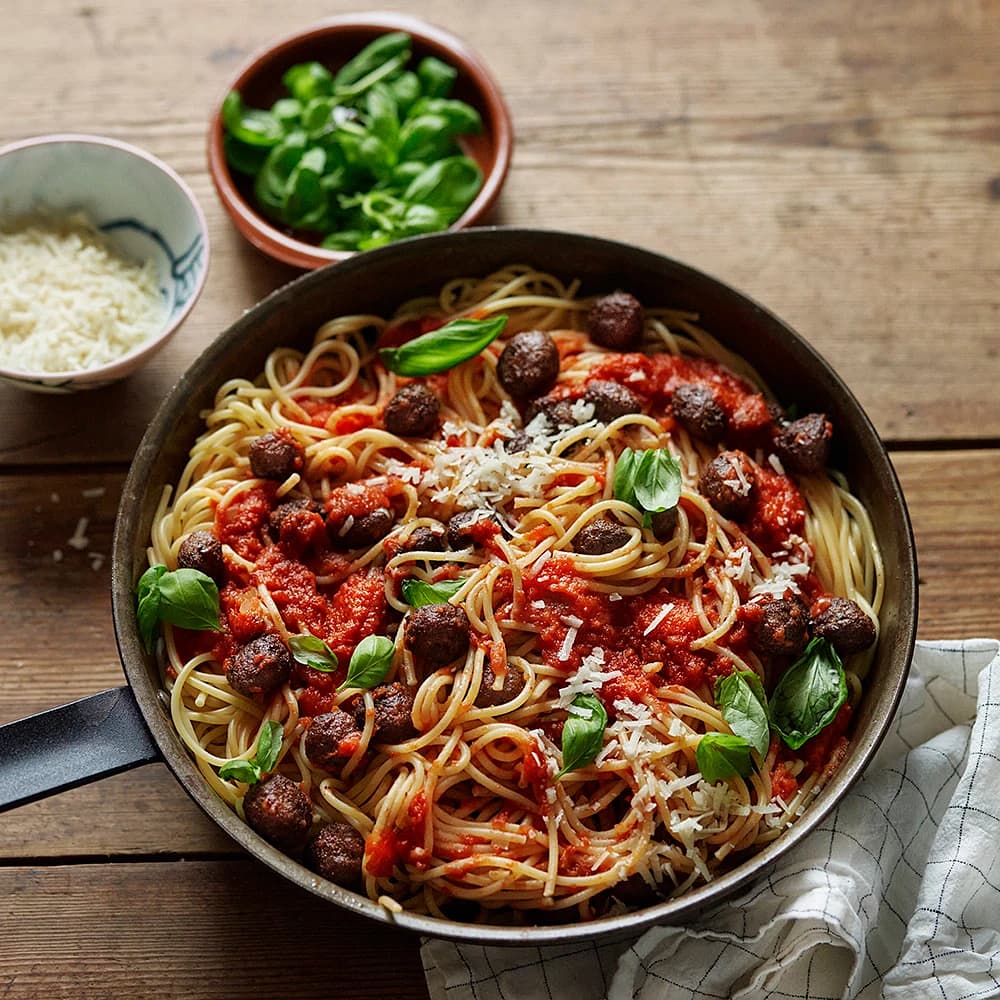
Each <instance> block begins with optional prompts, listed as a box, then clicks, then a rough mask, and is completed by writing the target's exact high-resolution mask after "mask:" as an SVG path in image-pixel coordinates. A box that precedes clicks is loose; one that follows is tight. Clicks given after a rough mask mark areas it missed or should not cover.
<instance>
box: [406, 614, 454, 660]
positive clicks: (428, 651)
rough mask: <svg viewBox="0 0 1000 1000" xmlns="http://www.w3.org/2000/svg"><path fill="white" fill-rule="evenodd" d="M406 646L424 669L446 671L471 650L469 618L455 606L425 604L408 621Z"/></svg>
mask: <svg viewBox="0 0 1000 1000" xmlns="http://www.w3.org/2000/svg"><path fill="white" fill-rule="evenodd" d="M406 645H407V646H408V647H409V649H410V652H411V653H413V656H414V659H416V661H417V662H418V663H419V664H420V665H421V666H422V667H425V668H427V669H430V670H436V669H437V668H438V667H443V666H445V665H446V664H448V663H451V662H452V661H453V660H457V659H458V658H459V657H460V656H464V655H465V653H466V651H467V650H468V648H469V617H468V615H466V613H465V611H464V610H463V609H462V608H459V607H457V606H456V605H454V604H425V605H424V606H423V607H422V608H416V609H415V610H413V611H412V612H410V615H409V617H408V618H407V619H406Z"/></svg>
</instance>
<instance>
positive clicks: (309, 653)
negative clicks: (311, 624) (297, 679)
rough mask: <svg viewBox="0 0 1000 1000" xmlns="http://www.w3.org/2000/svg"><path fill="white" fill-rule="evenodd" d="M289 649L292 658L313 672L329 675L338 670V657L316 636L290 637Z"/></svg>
mask: <svg viewBox="0 0 1000 1000" xmlns="http://www.w3.org/2000/svg"><path fill="white" fill-rule="evenodd" d="M288 648H289V650H291V653H292V657H293V658H294V659H295V660H296V661H297V662H298V663H302V664H304V665H305V666H307V667H312V668H313V670H322V671H323V673H325V674H329V673H332V672H333V671H334V670H336V669H337V656H336V654H335V653H334V652H333V650H332V649H330V647H329V646H328V645H327V644H326V643H325V642H324V641H323V640H322V639H317V638H316V636H314V635H293V636H289V639H288Z"/></svg>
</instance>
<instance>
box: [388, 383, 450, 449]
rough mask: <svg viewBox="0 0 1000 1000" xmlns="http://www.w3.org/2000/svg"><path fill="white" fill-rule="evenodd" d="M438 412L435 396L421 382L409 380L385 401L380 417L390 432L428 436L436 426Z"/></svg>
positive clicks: (401, 434) (409, 435) (408, 435)
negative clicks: (409, 381)
mask: <svg viewBox="0 0 1000 1000" xmlns="http://www.w3.org/2000/svg"><path fill="white" fill-rule="evenodd" d="M440 412H441V403H440V402H439V401H438V398H437V396H435V395H434V393H433V392H431V390H430V389H428V388H427V386H426V385H424V384H423V383H422V382H411V383H410V384H409V385H404V386H403V388H402V389H400V390H399V392H397V393H396V395H395V396H393V397H392V399H390V400H389V402H388V403H386V406H385V413H384V414H383V417H382V419H383V420H384V421H385V429H386V430H387V431H388V432H389V433H390V434H398V435H399V436H400V437H428V436H429V435H430V434H433V433H434V431H435V430H436V428H437V425H438V414H439V413H440Z"/></svg>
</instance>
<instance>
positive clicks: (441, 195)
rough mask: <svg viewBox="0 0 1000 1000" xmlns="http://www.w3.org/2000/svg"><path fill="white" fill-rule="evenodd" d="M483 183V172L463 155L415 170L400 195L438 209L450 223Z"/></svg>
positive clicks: (467, 204)
mask: <svg viewBox="0 0 1000 1000" xmlns="http://www.w3.org/2000/svg"><path fill="white" fill-rule="evenodd" d="M482 186H483V173H482V171H481V170H480V169H479V167H478V166H477V165H476V164H475V163H474V162H473V161H472V160H470V159H469V158H468V157H467V156H450V157H447V158H446V159H444V160H438V161H437V162H436V163H432V164H431V165H430V166H429V167H427V168H426V169H425V170H423V171H422V172H421V173H420V174H418V175H417V176H416V177H415V178H414V179H413V180H412V181H411V182H410V184H409V186H408V187H407V188H406V190H405V191H404V192H403V199H404V200H405V201H409V202H419V203H420V204H422V205H430V206H431V207H432V208H437V209H441V210H442V211H443V213H444V216H445V220H446V222H445V225H451V223H452V222H454V221H455V220H456V219H457V218H458V217H459V216H460V215H461V214H462V212H464V211H465V209H466V208H468V206H469V204H470V203H471V202H472V199H473V198H475V197H476V195H477V194H478V193H479V189H480V188H481V187H482Z"/></svg>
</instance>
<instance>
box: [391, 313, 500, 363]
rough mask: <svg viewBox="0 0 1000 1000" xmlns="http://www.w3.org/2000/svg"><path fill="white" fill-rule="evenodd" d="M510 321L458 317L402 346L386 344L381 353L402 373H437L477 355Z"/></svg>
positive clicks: (494, 317) (498, 317)
mask: <svg viewBox="0 0 1000 1000" xmlns="http://www.w3.org/2000/svg"><path fill="white" fill-rule="evenodd" d="M506 325H507V317H506V316H491V317H490V318H489V319H464V318H463V319H456V320H452V322H450V323H448V324H447V325H445V326H442V327H441V328H440V329H438V330H432V331H431V332H430V333H425V334H424V335H423V336H422V337H416V338H415V339H414V340H411V341H409V342H408V343H405V344H403V345H402V346H401V347H383V348H382V350H380V351H379V354H381V355H382V361H383V362H384V363H385V366H386V368H388V369H389V370H390V371H393V372H396V373H397V374H399V375H414V376H417V375H434V374H436V373H437V372H443V371H447V370H448V369H449V368H454V367H455V366H456V365H460V364H461V363H462V362H463V361H468V360H469V358H474V357H475V356H476V355H477V354H478V353H479V352H480V351H482V350H483V349H484V348H486V347H488V346H489V345H490V344H492V343H493V341H494V340H496V338H497V337H498V336H499V335H500V331H501V330H503V328H504V327H505V326H506Z"/></svg>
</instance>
